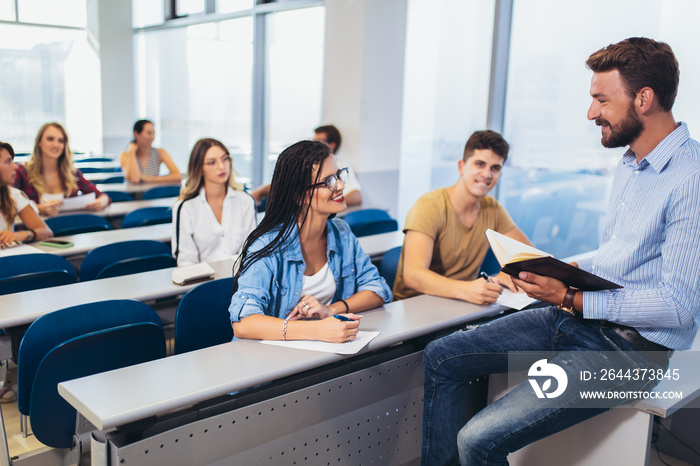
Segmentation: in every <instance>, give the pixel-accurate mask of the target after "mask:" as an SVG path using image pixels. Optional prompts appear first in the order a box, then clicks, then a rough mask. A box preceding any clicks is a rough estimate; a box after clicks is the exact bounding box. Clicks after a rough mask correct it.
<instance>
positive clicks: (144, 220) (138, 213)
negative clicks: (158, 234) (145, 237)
mask: <svg viewBox="0 0 700 466" xmlns="http://www.w3.org/2000/svg"><path fill="white" fill-rule="evenodd" d="M172 221H173V212H172V208H171V207H144V208H143V209H136V210H132V211H131V212H129V213H128V214H126V215H125V216H124V220H123V221H122V228H133V227H143V226H146V225H159V224H161V223H171V222H172Z"/></svg>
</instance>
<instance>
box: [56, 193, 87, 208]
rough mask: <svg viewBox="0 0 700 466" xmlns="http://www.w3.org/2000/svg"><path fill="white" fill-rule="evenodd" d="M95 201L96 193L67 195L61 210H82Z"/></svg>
mask: <svg viewBox="0 0 700 466" xmlns="http://www.w3.org/2000/svg"><path fill="white" fill-rule="evenodd" d="M91 202H95V193H89V194H83V195H82V196H75V197H65V198H63V205H61V212H69V211H71V210H82V209H84V208H85V206H86V205H88V204H90V203H91Z"/></svg>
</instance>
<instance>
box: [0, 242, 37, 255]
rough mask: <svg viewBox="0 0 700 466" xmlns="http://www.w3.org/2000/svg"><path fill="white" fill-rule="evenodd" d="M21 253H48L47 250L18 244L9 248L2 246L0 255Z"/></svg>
mask: <svg viewBox="0 0 700 466" xmlns="http://www.w3.org/2000/svg"><path fill="white" fill-rule="evenodd" d="M20 254H46V252H44V251H42V250H41V249H37V248H35V247H34V246H29V245H27V244H17V245H16V246H10V247H9V248H0V257H7V256H17V255H20Z"/></svg>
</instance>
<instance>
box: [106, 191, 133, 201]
mask: <svg viewBox="0 0 700 466" xmlns="http://www.w3.org/2000/svg"><path fill="white" fill-rule="evenodd" d="M102 192H103V193H105V194H106V195H108V196H109V198H110V199H111V200H112V202H129V201H133V200H134V198H133V196H132V195H131V194H129V193H125V192H124V191H102Z"/></svg>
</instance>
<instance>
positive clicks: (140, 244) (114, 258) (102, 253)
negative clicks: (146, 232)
mask: <svg viewBox="0 0 700 466" xmlns="http://www.w3.org/2000/svg"><path fill="white" fill-rule="evenodd" d="M156 254H167V255H170V246H168V245H166V244H165V243H161V242H160V241H153V240H134V241H121V242H119V243H112V244H106V245H104V246H100V247H99V248H95V249H93V250H92V251H90V252H88V253H87V255H86V256H85V259H83V263H82V264H81V265H80V280H81V281H88V280H95V279H96V278H97V276H98V275H99V274H100V272H101V271H102V269H104V268H105V267H107V266H108V265H110V264H114V263H115V262H119V261H123V260H125V259H132V258H135V257H146V256H153V255H156Z"/></svg>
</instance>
